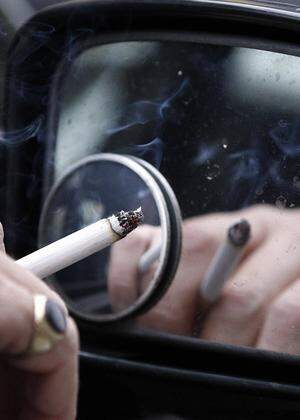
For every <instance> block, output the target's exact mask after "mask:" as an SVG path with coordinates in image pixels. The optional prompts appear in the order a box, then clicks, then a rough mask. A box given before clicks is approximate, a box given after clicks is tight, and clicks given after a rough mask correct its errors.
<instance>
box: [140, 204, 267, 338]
mask: <svg viewBox="0 0 300 420" xmlns="http://www.w3.org/2000/svg"><path fill="white" fill-rule="evenodd" d="M268 211H269V208H268V207H265V206H261V207H253V208H250V209H247V211H246V210H244V211H239V212H232V213H227V214H213V215H209V216H202V217H197V218H193V219H190V220H188V221H185V222H184V223H183V246H182V256H181V260H180V264H179V267H178V271H177V274H176V276H175V279H174V280H173V283H172V285H171V287H170V289H169V290H168V291H167V293H166V294H165V296H164V297H163V298H162V299H161V300H160V301H159V302H158V304H157V305H156V306H155V307H154V308H153V309H152V310H151V311H149V312H148V313H147V314H146V315H144V316H142V317H141V318H140V323H141V324H142V325H143V326H146V327H149V328H156V329H160V330H163V331H168V332H173V333H177V334H185V335H186V334H187V335H190V334H192V332H193V329H194V323H195V318H196V316H197V314H198V313H199V312H201V304H203V302H201V300H200V296H199V288H200V283H201V279H202V278H203V277H204V274H205V272H206V270H207V267H208V265H209V263H210V261H211V259H212V258H213V256H214V254H215V252H216V249H217V248H218V246H219V245H220V244H221V243H222V241H224V240H225V238H226V232H227V230H228V228H229V226H230V225H231V224H233V223H236V222H237V221H239V220H240V219H241V218H247V220H248V221H249V222H250V224H251V227H252V234H251V239H250V241H249V244H248V245H247V250H246V255H247V254H249V253H251V252H252V251H253V250H254V249H255V248H256V247H258V246H259V245H260V244H261V243H262V242H263V240H265V238H266V236H267V223H266V221H265V219H266V217H265V216H264V215H265V213H266V212H268ZM268 217H269V213H268V216H267V219H268Z"/></svg>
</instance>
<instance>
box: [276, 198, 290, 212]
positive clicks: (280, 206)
mask: <svg viewBox="0 0 300 420" xmlns="http://www.w3.org/2000/svg"><path fill="white" fill-rule="evenodd" d="M286 204H287V199H286V198H285V197H284V196H283V195H280V196H279V197H278V198H277V199H276V201H275V206H276V207H277V208H278V209H280V210H282V209H285V208H286Z"/></svg>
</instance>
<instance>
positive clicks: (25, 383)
mask: <svg viewBox="0 0 300 420" xmlns="http://www.w3.org/2000/svg"><path fill="white" fill-rule="evenodd" d="M0 227H1V225H0ZM0 248H1V250H2V252H0V267H1V268H0V418H3V419H5V420H16V419H20V420H27V419H28V420H54V419H55V420H74V419H75V418H76V404H77V392H78V333H77V329H76V327H75V324H74V322H73V320H72V319H70V318H69V317H67V327H66V330H65V334H64V337H63V339H62V340H61V341H60V342H58V343H57V344H56V345H55V347H54V348H53V349H52V350H50V351H49V352H47V353H44V354H41V355H34V356H29V355H26V350H27V349H28V346H29V344H30V341H31V337H32V335H33V327H34V318H33V317H34V312H33V310H34V305H33V296H34V294H43V295H45V296H47V298H49V299H51V300H52V301H55V302H56V303H57V304H58V305H59V306H60V308H61V309H62V310H63V311H64V312H65V313H66V308H65V305H64V303H63V302H62V301H61V299H60V298H59V297H58V295H56V293H54V292H53V291H52V290H50V289H49V288H48V287H47V286H46V284H45V283H43V282H42V281H41V280H39V279H38V278H37V277H35V276H34V275H33V274H31V273H29V272H28V271H26V270H24V269H23V268H21V267H19V266H18V265H17V264H16V263H15V262H14V261H13V260H12V259H10V258H9V257H7V256H6V255H5V254H4V252H3V251H4V245H3V230H2V227H1V230H0Z"/></svg>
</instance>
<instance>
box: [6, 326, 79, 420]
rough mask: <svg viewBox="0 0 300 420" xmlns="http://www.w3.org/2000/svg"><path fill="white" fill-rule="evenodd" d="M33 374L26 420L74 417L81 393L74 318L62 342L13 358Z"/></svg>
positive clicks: (27, 389)
mask: <svg viewBox="0 0 300 420" xmlns="http://www.w3.org/2000/svg"><path fill="white" fill-rule="evenodd" d="M14 365H15V366H17V367H18V368H19V369H20V370H24V371H26V372H28V373H29V374H30V376H28V380H27V384H26V386H25V390H24V392H25V395H24V397H25V401H24V402H25V408H24V413H26V414H25V415H24V417H22V418H24V420H27V419H28V420H40V419H48V418H49V420H50V419H51V420H53V419H55V420H69V419H70V420H75V418H76V403H77V394H78V334H77V329H76V326H75V324H74V322H73V321H72V320H69V324H68V330H67V333H66V335H65V338H64V340H63V341H61V342H60V343H58V344H57V346H56V347H55V348H54V349H53V350H52V351H51V352H49V353H46V354H43V355H40V356H33V357H31V358H27V359H24V360H21V361H14Z"/></svg>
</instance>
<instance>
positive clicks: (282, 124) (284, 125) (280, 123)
mask: <svg viewBox="0 0 300 420" xmlns="http://www.w3.org/2000/svg"><path fill="white" fill-rule="evenodd" d="M278 125H279V127H282V128H285V127H287V126H288V125H289V123H288V121H287V120H280V121H279V122H278Z"/></svg>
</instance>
